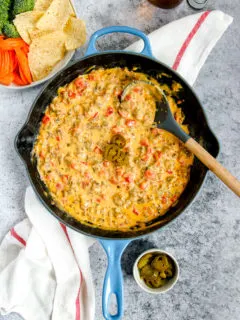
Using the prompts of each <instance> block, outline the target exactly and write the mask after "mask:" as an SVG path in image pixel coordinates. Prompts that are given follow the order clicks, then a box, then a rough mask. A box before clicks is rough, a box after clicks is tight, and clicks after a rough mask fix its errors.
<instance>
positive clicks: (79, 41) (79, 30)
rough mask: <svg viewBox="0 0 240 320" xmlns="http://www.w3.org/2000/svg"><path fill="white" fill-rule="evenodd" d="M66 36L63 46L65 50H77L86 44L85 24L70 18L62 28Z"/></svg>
mask: <svg viewBox="0 0 240 320" xmlns="http://www.w3.org/2000/svg"><path fill="white" fill-rule="evenodd" d="M64 33H65V34H66V41H65V46H66V49H67V50H74V49H76V48H79V47H80V46H81V45H83V44H84V43H85V42H86V26H85V22H84V21H82V20H80V19H77V18H73V17H70V18H69V19H68V22H67V24H66V26H65V28H64Z"/></svg>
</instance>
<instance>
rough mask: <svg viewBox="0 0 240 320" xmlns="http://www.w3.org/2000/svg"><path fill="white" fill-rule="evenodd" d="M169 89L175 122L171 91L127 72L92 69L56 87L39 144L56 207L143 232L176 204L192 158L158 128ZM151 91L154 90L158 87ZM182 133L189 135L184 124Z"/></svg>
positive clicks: (41, 167)
mask: <svg viewBox="0 0 240 320" xmlns="http://www.w3.org/2000/svg"><path fill="white" fill-rule="evenodd" d="M139 80H140V81H142V82H143V81H149V80H150V81H151V82H152V83H154V84H155V85H156V86H159V87H160V88H161V89H162V90H164V92H165V94H166V95H167V97H168V101H169V103H170V107H171V111H172V113H173V114H174V117H175V119H176V121H177V122H178V123H179V124H182V122H183V120H184V115H183V113H182V111H181V109H180V108H179V107H178V103H179V101H175V100H174V98H173V93H176V92H177V91H178V90H180V89H181V86H180V85H179V84H177V83H175V82H174V83H173V84H172V86H171V88H170V87H168V86H166V85H164V86H163V85H159V83H158V82H157V81H156V80H155V79H153V78H150V77H149V76H148V75H145V74H143V73H139V72H135V71H130V70H128V69H127V68H123V69H122V68H112V69H98V70H93V71H91V72H90V73H89V74H85V75H80V76H79V77H78V78H76V79H75V80H74V81H72V82H71V83H69V84H68V85H66V86H64V87H61V88H59V90H58V95H57V96H56V97H55V98H54V99H53V101H52V103H51V104H50V105H49V106H48V107H47V109H46V112H45V115H44V117H43V119H42V123H41V126H40V129H39V135H38V137H37V140H36V142H35V146H34V150H33V157H34V158H36V159H37V166H38V171H39V174H40V177H41V179H42V181H43V182H44V184H45V185H46V187H47V189H48V191H49V193H50V195H51V197H52V199H53V201H54V203H55V204H56V205H57V206H58V207H59V208H60V209H61V210H63V211H65V212H67V213H68V214H69V215H71V216H73V217H74V218H76V219H77V220H79V221H81V222H82V223H85V224H91V225H94V226H96V227H99V228H102V229H108V230H109V229H111V230H120V231H127V230H129V229H130V228H131V229H134V228H144V226H145V225H146V223H147V222H149V221H151V220H153V219H155V218H157V217H158V216H161V215H164V214H165V213H166V211H167V210H168V209H169V208H170V207H171V206H174V205H175V204H176V202H177V200H178V198H179V197H180V195H181V193H182V192H183V190H184V188H185V187H186V185H187V183H188V180H189V176H190V167H191V165H192V163H193V156H192V154H191V153H189V152H188V151H187V150H186V148H185V147H184V145H183V143H182V142H180V141H179V140H178V139H177V138H176V137H174V136H173V135H172V134H170V133H168V132H166V131H164V130H160V129H157V128H156V127H154V124H153V122H154V116H155V111H156V98H155V97H154V95H153V93H152V92H151V91H150V90H149V89H147V88H146V87H145V86H144V85H141V84H139V86H135V87H134V88H133V89H132V90H131V91H130V92H129V94H126V95H125V96H124V98H123V99H121V95H122V92H123V90H124V88H125V87H126V86H127V85H128V84H130V83H132V82H133V81H139ZM153 88H154V87H153ZM182 128H183V129H184V130H185V131H186V132H188V129H187V127H186V125H182Z"/></svg>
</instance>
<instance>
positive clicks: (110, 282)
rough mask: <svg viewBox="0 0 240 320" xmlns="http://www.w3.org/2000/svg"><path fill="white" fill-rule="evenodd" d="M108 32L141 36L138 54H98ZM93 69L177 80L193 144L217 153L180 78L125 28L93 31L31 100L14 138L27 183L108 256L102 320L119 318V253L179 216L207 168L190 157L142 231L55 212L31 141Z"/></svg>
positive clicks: (194, 99) (196, 101) (196, 102)
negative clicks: (171, 201)
mask: <svg viewBox="0 0 240 320" xmlns="http://www.w3.org/2000/svg"><path fill="white" fill-rule="evenodd" d="M113 32H122V33H129V34H132V35H136V36H138V37H140V38H141V39H142V40H143V42H144V48H143V50H142V52H141V53H139V54H137V53H132V52H125V51H107V52H98V50H97V49H96V46H95V44H96V41H97V39H98V38H99V37H101V36H103V35H106V34H109V33H113ZM93 66H94V67H95V68H99V67H104V68H112V67H128V68H129V69H132V68H133V67H137V68H138V71H140V72H143V73H145V74H148V75H149V76H152V77H155V78H156V79H157V80H158V81H159V83H167V84H168V85H171V83H172V82H173V81H177V82H178V83H180V84H181V85H182V87H183V90H182V91H181V92H180V94H178V96H177V97H176V98H177V99H180V100H183V99H184V103H182V104H181V108H182V110H183V112H184V114H185V115H186V120H185V122H186V123H188V124H189V128H190V135H191V136H192V137H193V138H194V139H196V140H197V141H199V142H201V144H202V145H203V147H204V148H205V149H206V150H207V151H208V152H210V153H211V154H212V155H213V156H214V157H216V156H217V155H218V152H219V144H218V141H217V139H216V137H215V136H214V134H213V133H212V131H211V129H210V128H209V125H208V122H207V118H206V115H205V113H204V110H203V107H202V105H201V103H200V101H199V99H198V98H197V96H196V94H195V93H194V91H193V89H192V88H191V87H190V86H189V85H188V84H187V82H186V81H185V80H184V79H183V78H181V77H180V76H179V74H177V73H176V72H174V71H173V70H172V69H171V68H169V67H168V66H166V65H164V64H163V63H161V62H159V61H157V60H156V59H154V58H153V56H152V51H151V46H150V42H149V40H148V38H147V36H146V35H145V34H144V33H143V32H141V31H139V30H137V29H133V28H129V27H124V26H115V27H108V28H104V29H101V30H99V31H97V32H95V33H94V34H93V35H92V37H91V38H90V41H89V45H88V49H87V51H86V54H85V57H84V58H83V59H80V60H78V61H77V62H74V63H73V64H72V65H70V66H69V67H67V68H65V69H64V70H62V71H60V72H59V73H58V74H57V75H55V76H54V77H53V78H52V79H51V80H50V81H49V82H48V83H47V85H46V86H45V87H44V88H43V90H42V91H41V92H40V94H39V95H38V96H37V98H36V99H35V101H34V103H33V105H32V108H31V111H30V113H29V116H28V118H27V121H26V123H25V124H24V126H23V127H22V129H21V130H20V132H19V133H18V135H17V137H16V139H15V147H16V150H17V152H18V154H19V155H20V157H21V159H22V160H23V162H24V164H25V166H26V168H27V172H28V176H29V179H30V182H31V184H32V186H33V188H34V190H35V192H36V194H37V195H38V197H39V199H40V200H41V201H42V203H43V204H44V205H45V207H46V208H47V209H48V210H49V211H50V213H51V214H52V215H53V216H54V217H56V218H57V219H58V220H59V221H61V222H62V223H64V224H65V225H66V226H68V227H70V228H72V229H74V230H75V231H77V232H80V233H83V234H85V235H88V236H92V237H95V238H96V239H98V241H99V242H100V243H101V245H102V246H103V248H104V250H105V252H106V254H107V256H108V268H107V271H106V276H105V280H104V285H103V295H102V305H103V315H104V317H105V319H108V320H118V319H121V317H122V315H123V280H122V271H121V256H122V253H123V251H124V249H125V248H126V246H127V245H128V244H129V243H130V241H131V240H133V239H136V238H139V237H142V236H144V235H147V234H149V233H151V232H153V231H156V230H159V229H161V228H162V227H163V226H165V225H167V224H168V223H169V222H170V221H172V220H173V219H175V218H176V217H178V216H179V215H180V214H181V213H183V211H184V210H185V209H186V208H187V207H188V206H189V204H190V203H191V202H192V201H193V199H194V198H195V196H196V195H197V193H198V192H199V191H200V189H201V186H202V184H203V182H204V179H205V177H206V174H207V171H208V170H207V168H206V167H205V166H204V165H203V164H202V163H201V162H200V161H198V160H197V159H196V158H195V161H194V164H193V167H192V169H191V177H190V181H189V183H188V185H187V187H186V189H185V191H184V192H183V194H182V195H181V197H180V199H179V202H178V203H177V205H176V206H175V207H173V208H171V209H170V210H169V211H168V212H167V213H166V215H164V216H163V217H159V218H157V219H155V220H154V221H151V222H150V223H148V225H147V226H146V228H145V229H144V230H141V229H139V230H138V229H133V230H129V231H128V232H120V231H109V230H103V229H99V228H96V227H94V226H93V225H85V224H82V223H81V222H79V221H76V220H75V219H73V218H72V217H70V216H69V215H68V214H67V213H66V212H63V211H61V210H60V209H59V208H57V207H56V206H55V205H54V204H53V203H52V202H51V197H50V195H49V194H48V192H47V190H46V187H45V186H44V184H43V182H42V181H41V179H40V176H39V174H38V171H37V166H36V161H32V160H31V151H32V149H33V144H34V140H35V137H36V136H37V134H38V130H39V126H40V123H41V119H42V117H43V114H44V111H45V109H46V107H47V106H48V105H49V103H50V102H51V101H52V99H53V98H54V97H55V96H56V95H57V89H58V88H59V87H60V86H64V85H65V84H67V83H69V82H71V81H72V80H73V79H75V78H76V77H77V76H78V75H79V74H84V73H86V72H88V70H89V68H91V67H93ZM159 73H165V74H166V75H167V76H166V77H161V78H158V74H159ZM113 293H114V294H115V295H116V299H117V305H118V311H117V314H115V315H111V314H110V313H109V312H108V304H109V298H110V296H111V294H113Z"/></svg>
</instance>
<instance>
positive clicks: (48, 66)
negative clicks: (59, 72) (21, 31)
mask: <svg viewBox="0 0 240 320" xmlns="http://www.w3.org/2000/svg"><path fill="white" fill-rule="evenodd" d="M64 42H65V35H64V33H63V32H61V31H56V32H51V33H48V34H47V35H44V36H42V37H39V38H35V39H33V40H32V43H31V44H30V47H29V54H28V63H29V67H30V71H31V74H32V77H33V80H34V81H37V80H40V79H42V78H45V77H46V76H47V75H48V74H49V73H50V72H51V71H52V69H53V67H54V66H55V65H56V64H57V63H58V62H59V61H60V60H61V59H62V58H63V57H64V55H65V52H66V51H65V45H64Z"/></svg>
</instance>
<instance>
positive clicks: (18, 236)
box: [10, 228, 26, 247]
mask: <svg viewBox="0 0 240 320" xmlns="http://www.w3.org/2000/svg"><path fill="white" fill-rule="evenodd" d="M10 233H11V236H12V237H13V238H15V239H16V240H18V241H19V242H20V243H21V244H22V245H24V246H25V247H26V241H25V240H24V239H23V238H22V237H20V235H19V234H17V232H16V230H15V229H14V228H12V229H11V230H10Z"/></svg>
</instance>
